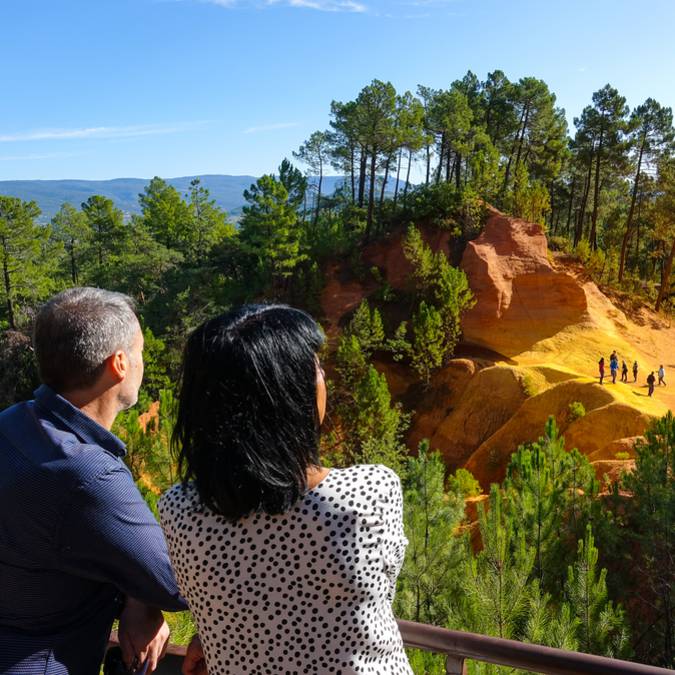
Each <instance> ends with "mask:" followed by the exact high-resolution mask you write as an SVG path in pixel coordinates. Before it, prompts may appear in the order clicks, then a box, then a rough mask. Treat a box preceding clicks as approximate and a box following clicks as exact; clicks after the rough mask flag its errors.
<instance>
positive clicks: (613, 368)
mask: <svg viewBox="0 0 675 675" xmlns="http://www.w3.org/2000/svg"><path fill="white" fill-rule="evenodd" d="M609 372H610V373H611V374H612V384H616V375H617V373H618V372H619V357H618V356H617V355H616V351H614V352H612V356H611V357H610V358H609Z"/></svg>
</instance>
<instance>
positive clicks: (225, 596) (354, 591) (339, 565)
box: [159, 465, 412, 675]
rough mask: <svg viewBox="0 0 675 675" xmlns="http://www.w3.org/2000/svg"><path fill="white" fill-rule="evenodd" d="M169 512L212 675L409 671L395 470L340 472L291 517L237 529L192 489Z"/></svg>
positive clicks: (264, 518) (166, 521)
mask: <svg viewBox="0 0 675 675" xmlns="http://www.w3.org/2000/svg"><path fill="white" fill-rule="evenodd" d="M159 508H160V517H161V523H162V527H163V528H164V532H165V535H166V538H167V543H168V545H169V552H170V554H171V559H172V563H173V565H174V569H175V572H176V578H177V580H178V584H179V586H180V589H181V592H182V593H183V596H184V597H185V598H186V599H187V601H188V603H189V605H190V609H191V610H192V613H193V615H194V617H195V621H196V622H197V626H198V629H199V633H200V636H201V639H202V644H203V646H204V653H205V657H206V662H207V666H208V672H209V673H210V675H249V674H254V673H255V674H261V675H262V674H267V673H269V674H270V675H272V674H273V675H280V674H284V675H287V674H288V675H290V674H292V673H318V674H323V673H335V674H337V673H340V674H341V675H350V674H352V673H363V674H370V675H411V673H412V670H411V669H410V666H409V664H408V661H407V658H406V655H405V651H404V649H403V644H402V641H401V636H400V633H399V631H398V626H397V624H396V620H395V618H394V616H393V613H392V609H391V604H392V600H393V597H394V591H395V588H396V577H397V576H398V573H399V571H400V569H401V565H402V564H403V556H404V552H405V546H406V543H407V542H406V539H405V536H404V534H403V517H402V495H401V485H400V481H399V479H398V477H397V476H396V474H395V473H394V472H392V471H391V470H389V469H387V468H385V467H383V466H379V465H360V466H353V467H350V468H348V469H332V470H331V471H330V472H329V474H328V475H327V477H326V478H324V480H323V481H321V483H319V485H317V486H316V487H315V488H314V489H313V490H309V491H308V492H307V493H306V494H305V495H304V497H303V498H302V499H301V500H300V501H299V502H298V503H297V504H296V506H295V507H293V508H292V509H291V510H290V511H288V512H287V513H284V514H281V515H275V516H270V515H267V514H252V515H250V516H247V517H245V518H242V519H240V520H239V521H237V522H236V523H229V522H227V521H226V520H225V519H224V518H222V517H221V516H218V515H216V514H214V513H212V512H210V511H209V510H208V509H204V508H202V507H201V506H200V504H199V499H198V497H197V494H196V491H195V490H194V488H192V487H191V486H187V487H186V488H182V487H181V486H175V487H173V488H172V489H171V490H169V491H168V492H167V493H166V494H165V495H164V496H163V497H162V499H161V501H160V506H159Z"/></svg>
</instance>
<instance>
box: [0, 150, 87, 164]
mask: <svg viewBox="0 0 675 675" xmlns="http://www.w3.org/2000/svg"><path fill="white" fill-rule="evenodd" d="M80 154H81V153H78V152H46V153H43V154H36V153H33V154H29V155H0V162H28V161H35V160H42V159H63V158H64V157H77V156H78V155H80Z"/></svg>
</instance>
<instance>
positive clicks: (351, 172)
mask: <svg viewBox="0 0 675 675" xmlns="http://www.w3.org/2000/svg"><path fill="white" fill-rule="evenodd" d="M354 154H355V153H354V144H352V145H350V146H349V175H350V177H351V183H352V204H356V183H355V180H356V177H355V176H354V159H355V157H354Z"/></svg>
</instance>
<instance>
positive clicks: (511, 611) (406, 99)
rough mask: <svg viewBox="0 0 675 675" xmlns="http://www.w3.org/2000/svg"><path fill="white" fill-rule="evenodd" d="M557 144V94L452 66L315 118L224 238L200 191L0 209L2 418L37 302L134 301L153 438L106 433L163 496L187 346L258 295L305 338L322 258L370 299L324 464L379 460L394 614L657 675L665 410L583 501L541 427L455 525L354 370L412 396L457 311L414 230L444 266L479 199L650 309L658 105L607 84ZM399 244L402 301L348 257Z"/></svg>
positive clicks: (456, 282) (578, 481)
mask: <svg viewBox="0 0 675 675" xmlns="http://www.w3.org/2000/svg"><path fill="white" fill-rule="evenodd" d="M575 127H576V129H575V132H574V134H573V135H570V130H569V129H568V126H567V122H566V118H565V115H564V111H563V110H562V109H560V108H559V107H558V106H557V105H556V98H555V95H554V94H553V93H552V92H551V91H550V90H549V88H548V86H547V85H546V83H544V82H543V81H541V80H538V79H536V78H531V77H527V78H522V79H521V80H519V81H518V82H511V81H509V79H508V78H507V77H506V75H505V74H504V73H502V72H501V71H495V72H493V73H490V74H488V76H487V77H486V79H485V81H481V80H479V79H478V78H477V77H476V76H475V75H474V74H473V73H471V72H469V73H467V75H466V76H465V77H464V78H462V79H461V80H458V81H455V82H453V83H452V84H451V85H450V87H449V88H448V89H447V90H434V89H430V88H428V87H424V86H420V87H419V88H418V90H417V92H416V94H412V93H411V92H404V93H402V94H401V93H397V92H396V91H395V89H394V87H393V86H392V85H391V84H390V83H385V82H381V81H378V80H375V81H373V82H372V83H370V84H369V85H367V86H366V87H364V88H363V89H362V90H361V91H360V92H359V94H358V96H357V97H356V98H355V99H354V100H353V101H348V102H338V101H334V102H333V103H332V105H331V110H330V120H329V125H328V129H327V130H326V131H317V132H315V133H313V134H312V135H311V136H310V138H309V139H308V140H307V141H306V142H305V143H303V144H302V146H301V147H300V148H299V149H298V150H297V152H295V153H293V155H294V157H295V159H296V160H297V161H298V162H299V163H300V164H301V168H298V167H296V166H294V165H293V164H292V163H291V162H290V161H289V160H283V162H282V163H281V165H280V166H279V169H278V171H277V172H276V174H274V175H271V174H270V175H265V176H262V177H261V178H260V179H258V180H257V181H256V183H255V184H253V185H252V186H251V187H250V188H249V190H247V191H246V192H245V195H244V196H245V199H246V202H247V205H246V206H245V207H244V212H243V216H242V218H241V219H240V221H239V222H238V223H236V224H235V223H232V222H230V221H229V220H228V218H227V215H226V214H225V213H224V212H223V211H222V210H221V209H219V208H218V207H217V205H216V204H215V202H214V201H213V200H212V199H211V197H210V195H209V193H208V191H207V190H206V189H205V188H203V186H202V185H201V184H200V182H199V181H198V180H195V181H193V183H192V185H191V188H190V190H189V192H188V194H181V193H179V192H178V191H177V190H176V189H175V188H173V187H171V186H169V185H168V184H167V183H166V182H165V181H163V180H162V179H160V178H157V177H156V178H153V179H152V180H151V181H150V182H149V184H148V185H147V186H146V188H145V190H144V192H143V193H142V194H141V195H139V204H140V207H141V213H140V214H139V215H134V216H131V217H125V215H124V214H123V213H122V212H121V211H120V210H119V209H118V208H116V206H115V204H114V203H113V202H112V201H111V200H109V199H106V198H105V197H101V196H94V197H91V198H90V199H88V200H87V201H86V202H85V203H83V204H81V205H71V204H64V205H63V206H62V208H61V210H60V211H59V212H58V213H57V215H56V216H55V217H54V218H53V219H52V221H51V223H50V224H49V225H47V226H45V225H42V224H40V223H39V222H38V216H39V209H38V207H37V205H36V204H35V203H33V202H24V201H22V200H20V199H18V198H13V197H4V196H0V263H1V265H2V282H1V283H0V295H1V296H2V307H1V309H0V322H1V325H2V329H3V331H2V335H1V336H0V398H1V399H2V401H1V402H2V404H3V405H8V404H10V403H12V402H13V401H14V400H17V399H20V398H25V397H29V396H30V392H31V389H32V387H33V386H34V384H35V378H36V375H35V369H34V365H33V363H32V358H31V354H30V348H29V337H28V336H29V335H30V330H31V322H32V318H33V316H34V314H35V311H36V308H37V307H38V306H39V303H40V302H41V301H43V300H44V299H45V298H46V297H48V296H49V295H50V294H52V293H54V292H56V291H58V290H60V289H62V288H64V287H67V286H70V285H96V286H102V287H105V288H109V289H113V290H119V291H123V292H125V293H128V294H130V295H132V296H133V297H134V298H135V299H136V301H137V303H138V307H139V313H140V317H141V321H142V325H143V328H144V332H145V338H146V353H145V360H146V377H145V383H144V387H143V391H142V397H141V403H140V406H139V409H140V410H144V409H145V408H147V406H148V405H149V404H150V403H151V402H152V401H160V402H161V405H160V416H159V420H160V421H159V423H158V428H157V425H154V424H151V425H150V428H149V429H148V430H147V431H143V430H142V429H141V428H140V426H139V419H138V418H139V411H132V412H127V413H125V414H124V415H122V416H121V418H120V420H119V422H118V427H117V431H118V433H119V434H120V435H121V436H123V437H124V438H125V439H126V440H127V442H128V446H129V455H128V462H129V466H130V468H131V469H132V471H133V472H134V475H135V476H136V477H137V479H138V480H139V484H140V485H141V488H142V490H143V492H144V494H145V495H146V496H147V499H148V501H149V502H150V503H151V504H152V503H153V502H154V500H155V499H156V495H157V493H158V492H159V491H160V490H162V489H164V488H166V487H167V486H168V485H170V484H171V483H172V482H173V481H174V480H175V473H174V470H173V462H172V460H171V458H170V456H169V450H168V437H169V429H170V426H171V420H172V401H173V394H172V391H173V383H174V382H175V379H176V373H177V363H178V360H179V358H180V353H181V348H182V344H183V341H184V339H185V336H186V335H187V333H188V332H189V331H190V330H191V329H192V328H193V327H195V326H196V325H198V324H199V323H200V322H201V321H203V320H204V319H205V318H206V317H209V316H212V315H213V314H215V313H217V312H220V311H223V310H224V309H226V308H228V307H230V306H232V305H234V304H238V303H241V302H245V301H251V300H259V299H275V300H281V301H285V302H289V303H291V304H294V305H297V306H301V307H304V308H306V309H308V310H309V311H311V312H312V313H314V314H315V316H317V318H318V319H319V320H321V318H322V317H321V307H320V304H319V295H320V292H321V289H322V286H323V283H324V276H323V272H324V270H325V268H326V262H327V261H330V260H336V259H339V260H341V261H345V262H347V263H348V264H349V266H350V269H351V271H352V273H353V274H354V275H355V276H356V277H360V278H369V279H373V280H375V281H376V282H377V285H378V290H377V292H376V293H374V294H373V296H372V297H369V298H368V300H366V301H364V302H363V303H362V304H361V306H360V307H359V308H358V309H357V310H356V312H355V313H354V315H353V316H352V318H351V322H350V323H349V325H348V326H346V327H345V329H344V330H343V331H342V333H341V334H340V336H339V338H338V339H337V341H336V342H335V343H334V344H331V345H330V346H329V348H328V351H327V353H326V354H325V355H324V358H325V360H326V362H327V364H328V366H329V373H330V376H331V378H330V379H331V381H330V397H331V410H330V414H329V419H330V422H329V424H328V425H327V428H326V431H325V434H324V438H323V444H324V446H323V451H324V452H323V454H324V457H325V459H326V462H327V463H330V464H333V465H340V464H346V463H352V462H382V463H385V464H387V465H389V466H391V467H392V468H394V469H395V470H396V471H398V472H399V475H400V476H401V478H402V481H403V485H404V492H405V503H406V511H405V519H406V531H407V534H408V538H409V539H410V546H409V550H408V554H407V558H406V562H405V567H404V570H403V573H402V575H401V578H400V586H399V593H398V595H397V599H396V610H397V613H398V615H399V616H401V617H403V618H409V619H413V620H418V621H424V622H429V623H433V624H436V625H441V626H450V627H455V628H463V629H466V630H472V631H476V632H481V633H486V634H489V635H497V636H501V637H511V638H516V639H520V640H527V641H532V642H539V643H542V644H549V645H555V646H560V647H564V648H567V649H578V650H582V651H589V652H593V653H599V654H607V655H615V656H623V657H629V658H636V659H639V660H641V661H644V662H648V663H653V664H658V665H667V666H670V667H675V612H674V608H675V591H673V587H674V584H673V581H674V578H673V577H674V576H675V565H674V564H673V556H674V553H675V551H674V548H673V526H672V523H673V522H675V488H674V484H673V475H674V474H673V449H674V448H675V420H674V419H673V417H672V415H668V416H667V417H665V418H664V419H662V420H660V421H658V422H656V423H654V425H653V426H652V428H651V430H650V431H649V433H648V434H647V438H646V441H645V442H644V443H643V444H642V445H641V446H639V448H638V460H637V467H636V470H635V472H634V473H632V474H630V475H627V476H625V477H624V478H622V479H621V480H620V481H619V482H618V483H617V484H615V485H612V486H610V487H609V488H608V489H606V490H605V491H604V492H602V493H600V492H599V486H598V483H597V481H596V480H595V477H594V473H593V471H592V469H591V466H590V464H589V462H588V460H587V459H586V458H585V457H584V456H582V455H581V454H580V453H578V452H576V451H573V452H570V453H568V452H565V450H564V447H563V443H562V441H561V438H560V434H559V432H558V430H557V429H556V427H555V424H554V423H553V422H552V421H551V422H550V423H549V425H548V426H547V428H546V429H542V437H541V438H540V439H539V440H536V439H532V441H533V442H532V443H530V444H528V445H526V446H524V447H521V448H520V449H519V450H518V451H517V452H516V453H515V454H514V455H513V457H512V458H511V462H510V465H509V467H508V471H507V478H506V480H505V481H504V483H503V484H502V485H499V486H497V485H496V486H493V487H492V490H491V492H490V494H489V498H488V499H487V502H486V503H487V505H488V506H489V508H485V509H484V510H482V511H481V513H480V517H479V523H478V524H477V525H476V524H474V525H471V524H469V523H467V522H466V519H465V505H464V500H465V498H467V497H473V496H475V495H476V493H477V491H478V486H477V483H476V481H475V480H474V479H473V477H472V476H471V475H470V474H468V473H467V472H465V471H462V470H459V471H458V472H456V473H455V474H452V475H450V476H446V470H445V467H444V466H443V464H442V462H441V460H440V458H439V456H438V455H437V454H435V453H434V452H433V448H429V447H428V444H427V443H425V442H424V443H422V445H421V446H420V448H419V449H417V448H414V449H412V450H414V452H413V453H410V450H411V449H409V448H407V447H406V445H405V443H404V436H405V432H406V429H407V426H408V422H409V419H410V415H411V413H412V411H410V410H405V409H404V408H403V407H402V405H401V404H400V403H395V402H394V401H393V400H392V396H391V394H390V392H389V388H388V386H387V381H386V379H385V377H384V375H383V374H381V373H380V372H378V370H377V369H376V368H375V366H374V365H373V356H374V355H379V356H380V357H385V358H388V359H392V360H394V361H397V362H401V363H403V364H405V365H406V366H407V367H409V368H410V371H411V372H412V373H414V376H415V377H416V378H417V380H418V382H419V386H420V387H426V386H428V385H429V382H430V380H431V375H432V373H433V372H434V371H435V370H437V369H438V368H440V367H441V366H443V365H444V364H445V363H446V362H447V360H448V359H449V358H450V357H451V356H452V355H453V353H454V350H455V347H456V345H457V343H458V341H459V340H460V337H461V316H462V312H463V311H464V310H466V309H467V308H469V307H470V306H471V305H472V303H473V297H472V294H471V291H470V289H469V287H468V283H467V279H466V277H465V275H464V274H463V272H461V270H459V269H458V268H457V267H456V266H454V265H453V264H452V263H453V262H456V261H451V260H449V259H448V258H447V257H446V256H445V255H444V254H443V253H433V252H432V251H431V250H430V249H429V248H428V247H427V246H426V245H425V244H424V241H423V239H422V237H421V236H420V233H419V231H418V230H417V229H416V226H421V225H425V226H436V227H441V228H445V229H447V230H448V231H450V233H451V234H452V241H453V247H454V248H455V249H456V250H458V251H461V249H462V247H463V245H464V244H465V243H466V241H468V240H469V239H471V238H472V237H474V236H476V235H477V234H478V232H479V231H480V226H481V222H482V218H483V215H484V208H485V204H486V203H487V204H491V205H493V206H496V207H498V208H500V209H502V210H503V211H505V212H507V213H510V214H513V215H515V216H519V217H523V218H526V219H528V220H532V221H536V222H540V223H542V224H543V225H544V226H545V227H546V228H547V231H548V235H549V241H550V242H551V245H552V246H554V247H556V248H558V249H559V250H562V251H565V252H566V253H567V254H569V255H570V256H575V257H576V258H578V259H579V260H580V261H581V262H583V263H584V264H585V265H586V269H587V270H588V272H589V273H590V274H591V275H592V276H593V277H594V278H595V279H596V281H597V282H598V283H599V284H601V285H603V286H606V287H612V288H614V289H615V290H616V291H617V292H622V293H625V294H627V295H628V296H629V297H631V298H634V299H637V300H639V301H645V302H649V303H651V304H653V305H654V306H655V308H656V309H657V310H661V311H670V310H671V306H672V294H671V290H670V282H671V273H672V264H673V257H674V255H675V154H674V145H673V141H674V132H673V120H672V112H671V110H670V109H669V108H664V107H662V106H661V105H660V104H658V103H657V102H656V101H654V100H652V99H648V100H647V101H645V102H644V104H642V105H640V106H638V107H637V108H635V109H634V110H632V111H631V110H629V108H628V107H627V105H626V102H625V99H624V98H623V97H622V96H621V95H620V94H619V92H617V91H616V90H615V89H614V88H612V87H611V86H609V85H607V86H605V87H603V88H602V89H600V90H599V91H597V92H595V93H594V94H593V95H592V97H591V102H590V103H589V105H588V106H587V107H586V108H584V110H583V111H580V113H579V116H578V117H577V118H575ZM301 169H304V170H305V171H304V172H303V170H301ZM328 173H338V174H340V175H342V176H344V180H343V182H342V183H341V185H340V188H339V189H338V190H337V191H336V193H335V194H331V195H326V194H322V191H321V187H322V180H323V177H324V176H325V175H326V174H328ZM308 175H309V176H316V177H318V181H317V182H316V183H314V182H313V181H312V182H310V181H308ZM419 176H422V179H421V182H419V183H417V184H413V182H412V181H413V179H414V178H419ZM392 186H393V189H392ZM398 230H403V231H404V232H405V239H404V252H405V255H406V257H407V259H408V260H409V261H410V263H411V266H412V269H413V274H412V278H411V284H410V289H409V291H408V292H407V293H406V294H404V295H401V294H399V295H396V294H395V293H394V292H393V291H392V289H391V288H389V287H388V285H387V283H386V281H384V280H383V278H382V275H381V273H380V271H379V270H377V269H365V268H364V265H363V263H362V261H361V257H360V252H361V249H362V246H363V244H364V243H365V242H369V241H373V240H375V239H378V238H381V237H385V236H387V235H388V234H390V233H391V232H393V231H398ZM393 303H398V305H399V306H403V307H406V308H407V314H406V317H405V319H404V320H400V317H398V318H396V320H394V319H393V318H392V317H393V313H391V312H388V311H387V307H390V306H392V304H393ZM477 528H478V529H477ZM412 659H413V661H414V663H415V669H416V672H419V673H424V672H428V673H435V672H443V671H442V669H441V666H439V665H438V663H436V662H435V661H434V660H433V658H431V657H428V656H424V655H421V654H414V655H413V656H412ZM471 667H472V668H475V672H493V671H494V672H497V670H498V669H496V668H492V669H491V668H490V667H479V666H471Z"/></svg>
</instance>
